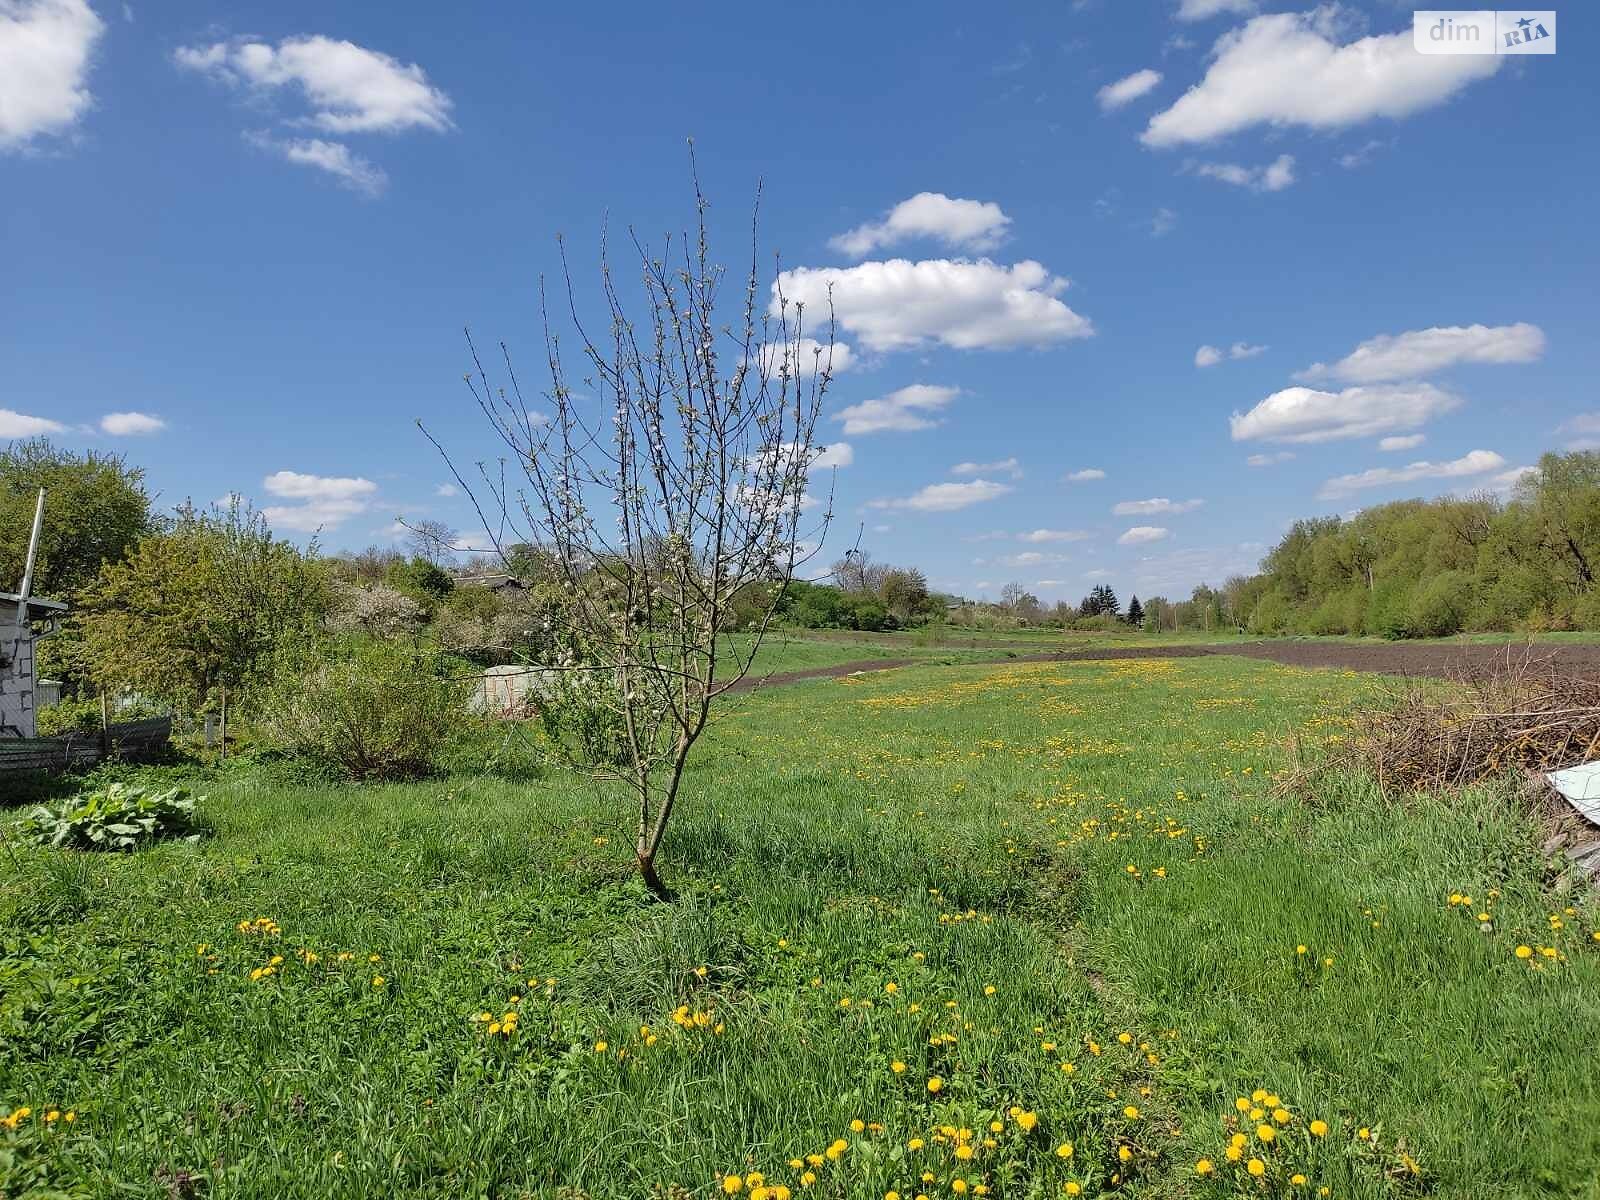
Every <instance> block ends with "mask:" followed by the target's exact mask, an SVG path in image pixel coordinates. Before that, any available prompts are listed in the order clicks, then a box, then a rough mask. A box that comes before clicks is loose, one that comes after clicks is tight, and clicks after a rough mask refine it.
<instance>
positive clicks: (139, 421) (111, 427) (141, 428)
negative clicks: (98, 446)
mask: <svg viewBox="0 0 1600 1200" xmlns="http://www.w3.org/2000/svg"><path fill="white" fill-rule="evenodd" d="M166 427H167V423H166V422H165V421H163V420H162V419H161V418H160V417H157V416H152V415H151V414H150V413H142V412H114V413H107V414H106V415H105V416H103V417H101V418H100V431H101V432H102V433H109V434H110V435H111V436H112V437H138V436H140V435H141V434H147V433H160V432H161V431H162V430H163V429H165V428H166Z"/></svg>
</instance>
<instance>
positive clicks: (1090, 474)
mask: <svg viewBox="0 0 1600 1200" xmlns="http://www.w3.org/2000/svg"><path fill="white" fill-rule="evenodd" d="M1105 477H1106V473H1105V472H1104V471H1102V470H1101V469H1100V468H1099V467H1085V468H1083V470H1081V471H1073V472H1072V473H1071V474H1070V475H1067V476H1064V477H1063V478H1064V482H1066V483H1093V482H1094V481H1095V480H1097V479H1104V478H1105Z"/></svg>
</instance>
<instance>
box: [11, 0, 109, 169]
mask: <svg viewBox="0 0 1600 1200" xmlns="http://www.w3.org/2000/svg"><path fill="white" fill-rule="evenodd" d="M104 32H105V23H104V22H103V21H101V20H100V18H99V17H98V16H96V15H95V11H94V9H92V8H90V7H89V5H88V4H87V3H86V0H0V151H4V150H20V149H23V148H25V147H27V146H29V145H30V144H32V142H33V141H34V139H35V138H38V137H42V136H47V135H50V134H62V133H66V132H67V131H68V130H70V129H71V128H72V127H73V126H74V125H75V124H77V122H78V119H79V118H80V117H82V116H83V114H84V113H86V112H87V111H88V110H89V106H90V105H91V104H92V103H93V102H94V97H93V96H91V95H90V93H89V86H88V81H89V66H90V61H91V59H92V57H93V54H94V47H95V43H96V42H98V41H99V40H100V36H101V34H103V33H104Z"/></svg>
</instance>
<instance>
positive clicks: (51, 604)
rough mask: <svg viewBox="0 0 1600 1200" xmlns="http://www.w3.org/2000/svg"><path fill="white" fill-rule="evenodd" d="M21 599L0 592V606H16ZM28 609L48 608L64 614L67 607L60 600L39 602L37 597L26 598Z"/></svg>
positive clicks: (14, 593)
mask: <svg viewBox="0 0 1600 1200" xmlns="http://www.w3.org/2000/svg"><path fill="white" fill-rule="evenodd" d="M21 600H22V597H21V596H20V595H18V594H17V593H16V592H0V604H18V603H20V602H21ZM28 607H29V608H48V609H50V610H52V611H53V612H66V611H67V605H66V604H65V603H64V602H62V601H60V600H41V599H39V597H38V596H29V597H28Z"/></svg>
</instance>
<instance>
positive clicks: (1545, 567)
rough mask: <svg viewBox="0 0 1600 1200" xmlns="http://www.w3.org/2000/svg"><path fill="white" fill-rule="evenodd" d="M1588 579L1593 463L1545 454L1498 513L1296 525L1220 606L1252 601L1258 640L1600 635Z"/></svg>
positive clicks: (1592, 456)
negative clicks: (1552, 631) (1518, 632)
mask: <svg viewBox="0 0 1600 1200" xmlns="http://www.w3.org/2000/svg"><path fill="white" fill-rule="evenodd" d="M1597 575H1600V453H1595V452H1592V451H1582V452H1576V453H1572V454H1547V455H1545V456H1544V457H1543V458H1542V459H1540V460H1539V466H1538V467H1537V468H1536V469H1535V470H1534V471H1533V472H1532V473H1530V474H1529V475H1528V476H1527V477H1525V478H1524V479H1523V480H1522V481H1521V482H1520V483H1519V484H1518V487H1517V490H1516V493H1515V495H1514V497H1513V499H1512V500H1511V501H1510V502H1509V503H1504V502H1502V501H1501V500H1499V499H1498V498H1496V497H1494V496H1491V495H1479V496H1472V497H1468V498H1466V499H1461V498H1457V497H1442V498H1440V499H1437V500H1429V501H1424V500H1401V501H1397V502H1395V503H1393V504H1382V505H1377V506H1375V507H1373V508H1368V509H1365V510H1363V511H1362V512H1360V513H1357V514H1356V515H1355V516H1354V517H1352V518H1350V519H1349V520H1344V519H1341V518H1339V517H1319V518H1316V519H1314V520H1307V521H1298V522H1296V523H1295V525H1294V526H1293V528H1291V529H1290V531H1289V532H1288V533H1287V534H1286V535H1284V537H1283V540H1282V541H1280V542H1279V543H1278V544H1277V545H1276V546H1275V547H1274V548H1273V549H1272V551H1271V552H1270V553H1269V554H1268V555H1267V556H1266V558H1265V559H1264V560H1263V562H1262V573H1261V574H1260V575H1259V576H1257V577H1255V578H1254V579H1252V580H1249V581H1241V584H1240V586H1239V587H1238V588H1237V589H1235V588H1233V587H1232V586H1231V584H1230V586H1229V587H1225V589H1224V597H1225V598H1227V593H1228V592H1230V591H1237V593H1238V597H1239V598H1240V599H1242V598H1243V596H1244V595H1245V594H1246V593H1248V592H1250V591H1252V590H1253V591H1255V593H1256V594H1257V596H1258V597H1259V598H1258V599H1257V600H1256V601H1255V604H1254V615H1253V616H1251V617H1250V618H1249V622H1250V628H1251V630H1252V631H1253V632H1257V633H1269V634H1281V633H1313V634H1339V633H1367V634H1372V635H1377V636H1381V637H1388V638H1406V637H1446V636H1449V635H1451V634H1455V633H1459V632H1462V631H1466V630H1512V629H1526V630H1535V629H1549V628H1565V627H1568V626H1570V625H1572V624H1574V623H1576V624H1578V625H1579V626H1580V627H1584V628H1589V627H1600V603H1597V602H1596V601H1594V600H1593V599H1592V598H1591V596H1592V593H1593V592H1594V591H1595V590H1596V588H1597V587H1600V578H1597ZM1224 607H1231V608H1232V610H1233V611H1235V612H1237V611H1239V603H1238V601H1237V600H1236V599H1231V598H1229V599H1228V604H1226V605H1225V606H1224Z"/></svg>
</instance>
